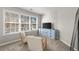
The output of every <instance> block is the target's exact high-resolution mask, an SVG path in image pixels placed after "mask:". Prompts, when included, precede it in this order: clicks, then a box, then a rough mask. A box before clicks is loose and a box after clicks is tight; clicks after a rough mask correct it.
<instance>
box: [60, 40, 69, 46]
mask: <svg viewBox="0 0 79 59" xmlns="http://www.w3.org/2000/svg"><path fill="white" fill-rule="evenodd" d="M61 41H62V42H63V43H64V44H66V45H67V46H69V47H70V44H68V43H66V42H65V41H63V40H61Z"/></svg>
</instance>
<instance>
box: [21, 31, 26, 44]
mask: <svg viewBox="0 0 79 59" xmlns="http://www.w3.org/2000/svg"><path fill="white" fill-rule="evenodd" d="M20 37H21V43H22V44H23V45H25V44H27V38H26V34H25V32H21V33H20Z"/></svg>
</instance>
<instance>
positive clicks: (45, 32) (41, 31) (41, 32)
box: [39, 28, 55, 39]
mask: <svg viewBox="0 0 79 59" xmlns="http://www.w3.org/2000/svg"><path fill="white" fill-rule="evenodd" d="M39 35H40V36H44V37H47V38H49V39H55V30H52V29H44V28H39Z"/></svg>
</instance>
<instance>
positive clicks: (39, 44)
mask: <svg viewBox="0 0 79 59" xmlns="http://www.w3.org/2000/svg"><path fill="white" fill-rule="evenodd" d="M27 39H28V40H27V42H28V48H29V50H32V51H43V50H44V48H45V47H46V46H44V45H45V44H44V41H43V38H42V37H36V36H27Z"/></svg>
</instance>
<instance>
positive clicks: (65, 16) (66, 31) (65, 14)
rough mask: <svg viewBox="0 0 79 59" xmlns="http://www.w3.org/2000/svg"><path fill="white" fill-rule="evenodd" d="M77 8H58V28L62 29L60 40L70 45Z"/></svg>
mask: <svg viewBox="0 0 79 59" xmlns="http://www.w3.org/2000/svg"><path fill="white" fill-rule="evenodd" d="M76 11H77V8H76V7H66V8H64V7H63V8H57V28H58V30H59V31H60V40H61V41H63V42H64V43H65V44H67V45H68V46H70V43H71V39H72V33H73V28H74V22H75V15H76Z"/></svg>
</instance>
